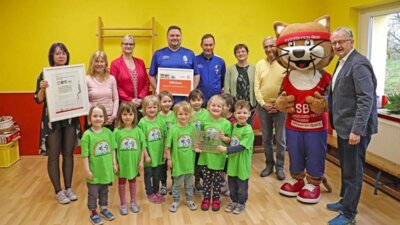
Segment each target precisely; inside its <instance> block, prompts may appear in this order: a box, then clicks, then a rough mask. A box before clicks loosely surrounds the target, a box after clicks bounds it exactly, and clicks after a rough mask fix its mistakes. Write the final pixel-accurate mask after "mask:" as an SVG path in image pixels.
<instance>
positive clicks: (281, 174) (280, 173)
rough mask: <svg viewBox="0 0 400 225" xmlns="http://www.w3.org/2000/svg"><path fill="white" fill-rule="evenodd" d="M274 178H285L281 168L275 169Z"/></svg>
mask: <svg viewBox="0 0 400 225" xmlns="http://www.w3.org/2000/svg"><path fill="white" fill-rule="evenodd" d="M276 178H278V180H284V179H285V178H286V177H285V172H283V170H282V169H280V170H277V171H276Z"/></svg>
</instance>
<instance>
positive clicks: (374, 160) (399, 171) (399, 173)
mask: <svg viewBox="0 0 400 225" xmlns="http://www.w3.org/2000/svg"><path fill="white" fill-rule="evenodd" d="M328 145H329V146H331V147H333V148H335V149H337V148H338V144H337V138H336V137H335V136H333V135H332V134H329V135H328ZM336 160H337V159H336ZM337 162H338V161H337ZM365 162H366V163H367V164H368V165H371V166H373V167H375V168H376V169H378V170H379V171H378V173H377V175H376V176H375V178H372V177H369V176H365V179H366V181H368V182H369V183H372V184H373V185H374V194H377V193H378V188H380V187H381V186H383V185H386V184H389V183H382V182H380V178H381V175H382V171H384V172H386V173H388V174H390V175H392V176H394V177H395V180H394V181H393V182H391V183H394V184H398V183H399V180H400V164H396V163H394V162H392V161H389V160H387V159H385V158H383V157H381V156H379V155H376V154H374V153H372V152H370V151H367V152H366V156H365ZM385 191H386V192H393V193H391V194H393V195H394V196H395V197H396V198H397V199H400V193H398V191H397V192H396V191H393V190H392V189H390V190H389V189H387V190H386V189H385Z"/></svg>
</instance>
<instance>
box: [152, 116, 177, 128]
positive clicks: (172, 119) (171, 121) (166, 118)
mask: <svg viewBox="0 0 400 225" xmlns="http://www.w3.org/2000/svg"><path fill="white" fill-rule="evenodd" d="M157 118H158V119H160V120H162V121H164V124H165V125H166V130H167V131H169V129H170V128H171V127H172V125H174V124H176V118H175V114H174V112H172V111H169V113H168V115H164V114H163V113H162V112H161V111H160V112H159V113H158V114H157Z"/></svg>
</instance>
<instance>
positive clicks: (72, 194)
mask: <svg viewBox="0 0 400 225" xmlns="http://www.w3.org/2000/svg"><path fill="white" fill-rule="evenodd" d="M65 196H67V198H68V199H69V200H71V201H76V200H78V196H76V194H75V192H74V191H73V190H72V188H68V189H67V190H65Z"/></svg>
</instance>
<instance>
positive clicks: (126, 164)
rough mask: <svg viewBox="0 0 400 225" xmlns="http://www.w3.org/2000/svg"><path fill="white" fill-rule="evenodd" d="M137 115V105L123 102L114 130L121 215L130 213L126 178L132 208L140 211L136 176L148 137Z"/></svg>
mask: <svg viewBox="0 0 400 225" xmlns="http://www.w3.org/2000/svg"><path fill="white" fill-rule="evenodd" d="M137 115H138V114H137V111H136V107H135V105H134V104H133V103H132V102H129V103H128V102H123V103H121V104H120V106H119V110H118V115H117V120H116V126H115V128H116V129H115V130H114V137H115V142H116V144H117V161H118V168H119V171H118V192H119V198H120V200H121V206H120V208H119V212H120V213H121V215H127V214H128V207H127V205H126V200H125V184H126V180H128V182H129V190H130V194H131V201H130V203H131V204H130V208H131V210H132V212H134V213H138V212H139V206H138V205H137V201H136V177H137V176H138V174H139V170H142V169H143V166H144V155H145V152H146V139H145V137H144V134H143V132H142V130H141V129H140V128H139V127H137V126H136V125H137ZM146 155H147V154H146Z"/></svg>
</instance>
